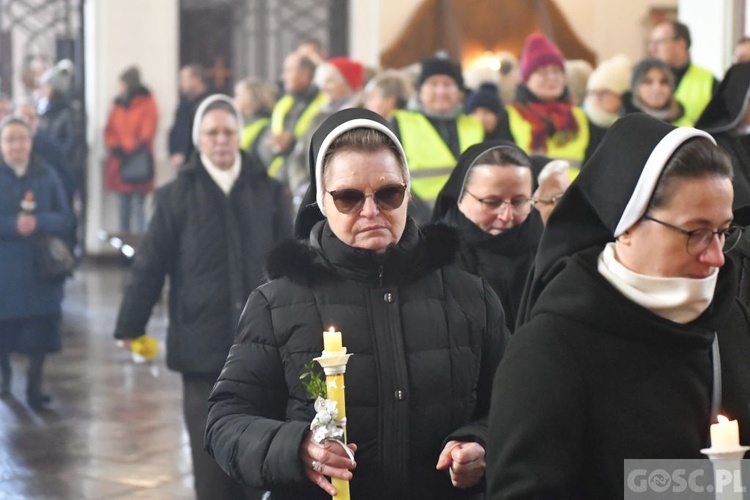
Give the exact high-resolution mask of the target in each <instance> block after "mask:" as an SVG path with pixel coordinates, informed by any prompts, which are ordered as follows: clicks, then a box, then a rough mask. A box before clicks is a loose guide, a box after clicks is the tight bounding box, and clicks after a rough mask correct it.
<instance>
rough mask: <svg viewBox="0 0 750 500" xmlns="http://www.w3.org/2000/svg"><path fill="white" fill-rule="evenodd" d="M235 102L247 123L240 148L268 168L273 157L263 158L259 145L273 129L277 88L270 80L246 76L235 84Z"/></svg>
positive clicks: (243, 130)
mask: <svg viewBox="0 0 750 500" xmlns="http://www.w3.org/2000/svg"><path fill="white" fill-rule="evenodd" d="M234 102H235V104H236V105H237V109H239V110H240V113H241V114H242V119H243V120H244V123H245V126H244V128H243V129H242V138H241V139H240V149H242V150H243V151H245V152H246V153H247V154H249V155H250V157H251V158H253V159H254V160H256V161H259V162H260V163H261V164H262V165H263V166H264V167H266V168H268V164H269V163H270V162H271V160H272V158H270V157H269V158H265V159H263V158H261V156H260V148H259V147H258V146H259V144H261V143H262V142H263V141H264V140H265V137H266V134H267V133H268V132H269V131H270V130H271V112H272V111H273V107H274V106H275V105H276V89H275V88H274V86H273V84H271V83H270V82H264V81H262V80H260V79H258V78H245V79H244V80H241V81H239V82H238V83H237V85H235V86H234Z"/></svg>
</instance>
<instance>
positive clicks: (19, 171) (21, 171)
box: [7, 163, 29, 178]
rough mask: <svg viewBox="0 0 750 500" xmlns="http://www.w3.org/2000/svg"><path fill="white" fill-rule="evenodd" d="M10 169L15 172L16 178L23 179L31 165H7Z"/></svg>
mask: <svg viewBox="0 0 750 500" xmlns="http://www.w3.org/2000/svg"><path fill="white" fill-rule="evenodd" d="M7 165H8V167H9V168H10V169H11V170H12V171H13V173H14V174H16V177H19V178H20V177H23V176H24V175H26V172H28V170H29V164H28V163H24V164H23V165H15V164H10V163H7Z"/></svg>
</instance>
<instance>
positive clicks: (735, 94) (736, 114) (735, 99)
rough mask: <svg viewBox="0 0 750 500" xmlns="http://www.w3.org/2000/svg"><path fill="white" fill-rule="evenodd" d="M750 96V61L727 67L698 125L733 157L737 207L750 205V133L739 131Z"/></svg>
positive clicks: (735, 203) (696, 125)
mask: <svg viewBox="0 0 750 500" xmlns="http://www.w3.org/2000/svg"><path fill="white" fill-rule="evenodd" d="M748 99H750V63H739V64H735V65H734V66H732V67H731V68H729V69H728V70H727V73H726V75H724V79H723V80H722V81H721V85H719V88H718V90H717V91H716V94H714V97H713V98H712V99H711V101H710V102H709V103H708V106H706V109H705V110H704V111H703V114H702V115H701V117H700V118H699V119H698V121H697V122H696V124H695V127H696V128H699V129H701V130H705V131H706V132H708V133H709V134H711V135H712V136H713V137H714V139H716V143H717V144H718V145H719V146H721V147H722V148H724V149H725V150H726V151H727V152H728V153H729V155H730V156H731V157H732V167H733V168H734V208H741V207H744V206H747V205H750V134H748V133H744V134H741V133H740V132H739V128H740V127H741V126H742V124H743V120H744V118H745V113H746V111H747V101H748Z"/></svg>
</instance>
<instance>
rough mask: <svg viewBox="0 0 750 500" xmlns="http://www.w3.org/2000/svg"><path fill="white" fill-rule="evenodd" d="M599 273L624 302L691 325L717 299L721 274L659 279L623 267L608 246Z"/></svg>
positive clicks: (609, 244)
mask: <svg viewBox="0 0 750 500" xmlns="http://www.w3.org/2000/svg"><path fill="white" fill-rule="evenodd" d="M597 268H598V270H599V273H600V274H601V275H602V276H604V278H605V279H606V280H607V281H608V282H609V283H611V284H612V286H614V287H615V288H616V289H617V290H619V291H620V293H622V294H623V295H624V296H625V298H627V299H629V300H630V301H632V302H635V303H636V304H638V305H639V306H642V307H645V308H646V309H648V310H649V311H651V312H652V313H654V314H656V315H657V316H661V317H662V318H665V319H668V320H670V321H674V322H675V323H681V324H685V323H689V322H691V321H693V320H694V319H696V318H697V317H698V316H700V315H701V314H703V311H705V310H706V309H708V306H709V304H711V301H712V300H713V298H714V291H715V290H716V280H717V278H718V276H719V270H718V269H716V270H715V271H714V272H713V273H712V274H711V275H710V276H708V277H707V278H703V279H693V278H658V277H654V276H646V275H644V274H638V273H635V272H633V271H631V270H630V269H628V268H626V267H625V266H623V265H622V264H621V263H620V262H619V261H618V260H617V257H616V256H615V244H614V243H608V244H607V246H606V247H604V250H603V251H602V253H601V254H600V255H599V263H598V266H597Z"/></svg>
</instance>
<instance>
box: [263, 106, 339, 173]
mask: <svg viewBox="0 0 750 500" xmlns="http://www.w3.org/2000/svg"><path fill="white" fill-rule="evenodd" d="M325 102H326V97H325V96H324V95H323V93H322V92H318V95H317V96H315V99H313V100H312V101H311V102H310V104H308V105H307V107H306V108H305V110H304V111H303V112H302V114H301V115H300V117H299V119H298V120H297V123H295V125H294V129H293V130H292V135H293V136H294V138H295V139H299V138H300V137H302V136H303V135H305V133H306V132H307V129H309V128H310V123H311V122H312V120H313V118H315V115H317V114H318V112H319V111H320V108H321V107H322V106H323V104H324V103H325ZM292 106H294V97H293V96H291V95H289V94H287V95H285V96H284V97H282V98H281V99H279V102H277V103H276V106H274V108H273V113H272V114H271V132H273V133H274V134H280V133H282V132H283V131H284V118H286V115H287V114H288V113H289V110H290V109H292ZM283 164H284V157H283V156H277V157H276V158H274V159H273V160H272V161H271V165H269V167H268V173H269V174H270V175H276V174H277V173H278V171H279V169H280V168H281V166H282V165H283Z"/></svg>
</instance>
